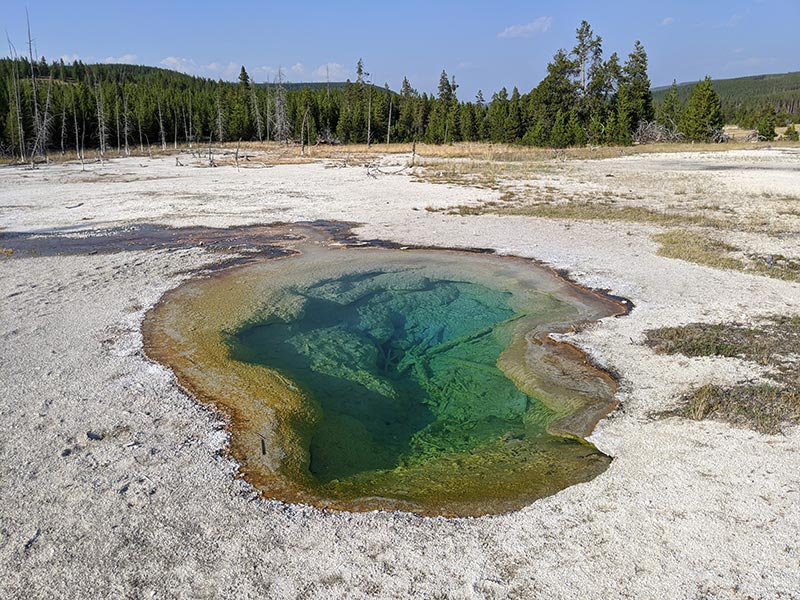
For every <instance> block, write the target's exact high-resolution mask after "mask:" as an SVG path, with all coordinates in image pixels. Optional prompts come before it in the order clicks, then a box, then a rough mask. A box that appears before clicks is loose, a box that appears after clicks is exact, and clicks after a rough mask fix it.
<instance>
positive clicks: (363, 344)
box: [232, 271, 552, 483]
mask: <svg viewBox="0 0 800 600" xmlns="http://www.w3.org/2000/svg"><path fill="white" fill-rule="evenodd" d="M410 274H411V275H413V272H412V273H409V272H408V271H400V272H390V273H385V272H380V271H378V272H373V273H366V274H358V275H350V276H345V277H342V278H340V279H338V280H336V281H335V282H329V281H326V282H322V283H320V284H316V285H313V286H311V287H309V288H308V289H305V290H293V292H294V293H296V294H297V295H298V296H301V297H302V298H303V299H304V303H303V310H302V312H301V314H300V315H298V317H297V318H296V319H294V320H292V321H289V322H287V321H284V320H274V319H273V320H270V321H269V322H267V323H263V324H255V325H249V326H248V327H247V328H246V329H245V330H243V331H241V332H239V333H238V334H237V335H236V336H235V337H234V340H233V342H234V343H233V344H232V355H233V357H234V358H235V359H237V360H246V361H250V362H255V363H257V364H262V365H265V366H268V367H271V368H274V369H277V370H278V371H279V372H281V373H282V374H284V375H285V376H287V377H288V378H290V379H292V380H293V381H295V382H297V383H298V385H299V386H300V387H301V389H303V390H304V392H306V393H307V394H308V395H309V397H311V398H313V399H314V400H315V401H316V402H317V403H318V404H319V405H320V408H321V411H322V416H321V419H320V421H319V423H318V425H317V429H316V431H315V433H314V436H313V437H312V439H311V462H310V466H309V470H310V471H311V473H312V474H313V475H314V476H315V477H317V479H319V480H320V481H321V482H323V483H327V482H329V481H331V480H338V479H343V478H346V477H350V476H352V475H355V474H357V473H361V472H364V471H372V470H377V469H391V468H394V467H397V466H401V465H402V466H404V467H407V466H412V465H415V464H422V463H424V462H426V461H428V460H431V459H434V458H437V457H440V456H443V455H447V454H450V453H462V452H471V451H475V450H476V449H477V448H479V447H480V446H482V445H484V444H486V443H488V442H490V441H492V440H495V439H497V438H499V437H501V436H503V435H506V434H510V435H514V436H517V437H520V438H524V436H525V435H528V434H530V433H533V434H538V433H541V424H542V423H543V422H546V418H542V417H540V416H536V415H535V413H536V412H537V411H538V412H542V411H544V412H546V413H549V414H552V413H550V411H547V409H546V408H545V407H544V406H543V405H542V404H541V402H538V401H537V400H536V399H534V398H531V397H530V396H527V395H526V394H524V393H523V392H521V391H520V390H519V389H518V388H517V387H516V386H515V385H514V383H513V382H512V381H511V380H509V379H508V378H507V377H506V376H505V375H504V374H503V373H502V371H500V370H499V369H498V368H497V366H496V364H497V359H498V357H499V356H500V353H501V352H502V351H503V350H504V349H505V347H506V346H507V345H508V343H509V341H510V337H511V334H510V331H509V323H510V322H511V321H513V320H515V319H516V318H517V317H518V315H516V314H515V313H514V311H513V310H512V309H511V307H510V306H509V305H508V297H509V296H510V294H508V293H505V292H501V291H497V290H492V289H489V288H487V287H485V286H481V285H477V284H474V283H467V282H459V281H432V280H430V279H429V278H427V277H419V278H410V277H409V275H410ZM529 412H530V413H532V415H528V413H529ZM525 421H527V422H528V423H537V424H538V427H533V428H532V431H526V423H525Z"/></svg>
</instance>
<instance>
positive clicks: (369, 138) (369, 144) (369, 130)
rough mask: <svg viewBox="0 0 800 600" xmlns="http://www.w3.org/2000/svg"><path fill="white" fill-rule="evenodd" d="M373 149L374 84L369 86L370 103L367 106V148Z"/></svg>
mask: <svg viewBox="0 0 800 600" xmlns="http://www.w3.org/2000/svg"><path fill="white" fill-rule="evenodd" d="M371 147H372V84H371V83H370V84H369V102H368V104H367V148H371Z"/></svg>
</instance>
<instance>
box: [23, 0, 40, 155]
mask: <svg viewBox="0 0 800 600" xmlns="http://www.w3.org/2000/svg"><path fill="white" fill-rule="evenodd" d="M25 18H26V20H27V22H28V58H29V60H30V65H31V90H32V93H33V98H32V101H33V138H34V144H33V149H32V150H31V166H33V165H34V162H35V160H36V151H37V148H38V146H37V144H38V141H39V138H40V136H41V133H40V131H39V129H40V128H41V125H42V124H41V122H40V121H39V96H38V94H37V92H36V73H35V71H34V65H35V64H36V63H35V62H34V60H33V38H32V37H31V19H30V17H29V16H28V9H27V8H26V9H25Z"/></svg>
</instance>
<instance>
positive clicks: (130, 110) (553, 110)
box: [0, 21, 722, 161]
mask: <svg viewBox="0 0 800 600" xmlns="http://www.w3.org/2000/svg"><path fill="white" fill-rule="evenodd" d="M647 69H648V61H647V53H646V51H645V49H644V47H643V46H642V44H641V43H640V42H638V41H637V42H636V43H635V44H634V47H633V50H632V51H631V53H630V54H629V55H628V56H627V57H626V59H625V60H624V61H623V60H622V59H620V57H619V56H618V55H617V54H616V53H614V54H611V55H610V56H609V57H608V58H606V57H605V56H604V52H603V45H602V38H600V37H599V36H597V35H595V33H594V32H593V31H592V28H591V26H590V25H589V24H588V23H587V22H585V21H584V22H582V23H581V25H580V27H579V28H578V29H577V31H576V40H575V45H574V47H573V48H572V49H571V50H559V51H558V52H557V53H556V54H555V56H554V57H553V59H552V60H551V61H550V63H549V64H548V65H547V75H546V76H545V78H544V79H543V80H542V81H541V82H540V83H539V84H538V85H537V86H536V87H535V88H533V89H532V90H531V91H530V92H528V93H525V94H521V93H520V91H519V90H518V89H517V88H516V87H515V88H513V90H511V92H510V93H509V91H508V90H507V89H506V88H503V89H501V90H500V91H498V92H496V93H494V94H493V95H492V96H491V98H489V99H486V98H484V96H483V94H482V92H478V94H477V97H476V98H475V99H474V100H467V101H465V100H462V99H459V97H458V92H457V91H458V84H457V82H456V80H455V78H454V77H450V76H448V74H447V73H446V72H445V71H442V73H441V77H440V81H439V86H438V90H437V93H436V94H427V93H425V92H423V93H420V92H419V91H418V90H416V89H414V88H413V87H412V85H411V83H410V82H409V81H408V80H407V79H404V80H403V82H402V85H401V87H400V90H399V91H392V90H390V89H389V87H388V85H387V86H384V87H378V86H375V85H373V84H372V83H371V82H370V81H369V74H368V73H367V71H366V70H365V66H364V63H363V62H362V61H361V60H359V61H358V65H357V67H356V78H355V80H354V81H350V80H348V81H347V82H346V83H345V84H344V86H333V87H331V86H317V87H315V88H314V89H311V88H303V89H300V90H296V89H289V88H288V86H287V85H286V84H285V82H284V81H283V78H282V73H280V72H279V74H278V77H277V78H276V80H275V81H274V82H272V83H270V84H268V85H265V84H256V83H255V82H254V81H253V80H252V79H251V78H250V76H249V75H248V73H247V71H246V69H245V67H242V69H241V73H240V76H239V80H238V82H234V83H231V82H223V81H213V80H210V79H203V78H199V77H192V76H188V75H184V74H181V73H177V72H174V71H168V70H164V69H158V68H151V67H141V66H132V65H107V64H102V65H85V64H83V63H82V62H80V61H75V62H73V63H71V64H65V63H64V62H63V61H56V62H50V63H48V62H47V61H46V60H45V58H41V59H38V60H37V59H35V58H34V57H33V54H32V53H30V57H29V58H28V57H20V56H16V54H15V53H13V52H12V56H11V57H9V58H5V59H2V60H0V81H2V89H0V126H2V129H1V130H0V151H1V152H2V153H3V154H5V155H11V156H16V157H18V158H19V159H21V160H22V161H25V160H34V159H35V157H37V156H44V155H45V154H46V153H47V152H52V151H60V152H66V151H68V150H70V151H74V150H78V151H81V152H82V151H84V150H85V149H86V148H96V149H97V150H98V151H99V153H100V154H101V155H105V154H108V153H110V152H114V153H117V154H123V153H124V154H129V153H130V152H131V151H135V150H138V151H139V152H144V151H145V148H161V149H166V148H167V147H168V146H177V145H178V144H185V143H192V144H208V143H217V142H226V141H236V140H246V141H249V140H257V141H265V140H274V141H280V142H286V143H289V142H292V141H300V142H305V143H311V144H313V143H320V142H322V143H368V144H371V143H384V142H412V141H421V142H427V143H432V144H443V143H444V144H446V143H451V142H459V141H487V142H503V143H509V144H525V145H532V146H543V147H553V148H563V147H567V146H580V145H584V144H594V145H601V144H614V145H625V144H630V143H632V142H633V141H634V137H635V136H636V133H637V130H638V129H639V127H640V124H641V123H650V122H654V119H655V118H656V110H655V108H654V103H653V96H652V93H651V89H650V79H649V76H648V72H647ZM709 85H710V84H709ZM698 88H700V89H701V91H702V92H704V93H706V92H707V90H704V89H703V86H701V85H698V86H697V88H696V89H698ZM711 92H712V95H715V94H714V93H713V88H712V89H711ZM695 95H696V92H693V94H692V98H690V99H689V104H688V106H692V103H693V98H694V96H695ZM667 100H670V102H672V101H673V100H675V99H674V98H670V97H669V95H668V98H667V99H665V102H664V104H665V105H666V104H667ZM676 102H677V104H675V103H673V104H675V105H673V104H670V105H669V110H667V112H665V110H666V109H663V107H662V110H660V111H659V120H660V122H661V123H663V124H665V125H670V124H672V125H673V126H674V127H676V128H680V129H681V130H682V131H685V132H686V137H687V138H688V139H702V138H710V137H711V136H712V135H713V130H714V128H715V127H721V125H722V124H721V122H718V121H719V119H718V118H717V114H716V112H715V110H716V108H717V105H718V104H719V98H718V97H717V98H716V100H715V99H714V98H713V97H712V98H711V99H709V98H705V99H704V103H700V104H702V106H700V107H699V108H698V107H695V108H693V109H691V110H689V109H688V108H687V109H684V108H683V106H682V103H681V102H680V101H676ZM715 102H716V104H715ZM695 104H698V103H696V102H695ZM669 111H674V112H669ZM675 111H679V112H680V113H681V114H680V116H676V115H677V114H678V112H675ZM698 111H699V112H698ZM703 111H705V112H703ZM700 113H702V114H700ZM665 114H669V115H670V119H666V118H662V117H663V115H665ZM686 114H689V115H690V116H691V119H690V118H689V117H687V116H685V115H686ZM672 117H675V118H672ZM720 117H721V113H720ZM692 119H693V120H695V121H697V120H700V121H702V123H701V124H700V125H696V124H695V125H692V124H691V123H690V121H691V120H692ZM709 119H710V120H709Z"/></svg>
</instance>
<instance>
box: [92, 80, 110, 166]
mask: <svg viewBox="0 0 800 600" xmlns="http://www.w3.org/2000/svg"><path fill="white" fill-rule="evenodd" d="M94 90H95V95H96V97H97V135H98V137H99V142H100V158H101V160H102V158H103V157H105V154H106V142H107V141H108V130H107V129H106V110H105V105H104V102H103V90H102V89H101V88H100V83H99V82H98V81H97V79H95V80H94Z"/></svg>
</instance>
